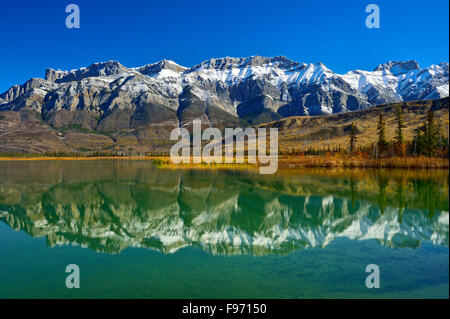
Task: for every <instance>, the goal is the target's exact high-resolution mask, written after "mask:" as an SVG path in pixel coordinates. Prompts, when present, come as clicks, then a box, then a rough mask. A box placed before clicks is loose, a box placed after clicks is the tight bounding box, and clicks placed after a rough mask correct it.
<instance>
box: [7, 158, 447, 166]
mask: <svg viewBox="0 0 450 319" xmlns="http://www.w3.org/2000/svg"><path fill="white" fill-rule="evenodd" d="M104 159H123V160H149V161H154V163H155V164H156V166H158V167H160V168H173V169H176V168H193V169H195V168H198V169H208V168H212V169H214V168H216V169H220V168H224V169H227V168H251V167H258V166H259V165H260V164H259V163H256V164H253V163H248V161H247V160H246V161H245V162H244V163H235V162H233V163H225V161H224V160H222V163H205V162H203V161H199V162H198V163H194V161H193V160H191V161H190V163H179V164H175V163H174V162H172V160H171V158H170V157H169V156H145V155H142V156H90V157H86V156H32V157H27V156H8V157H6V156H3V157H0V161H38V160H67V161H69V160H104ZM278 167H279V168H280V169H291V168H301V167H323V168H327V167H328V168H333V167H336V168H339V167H342V168H409V169H448V168H449V159H448V158H435V157H425V156H419V157H390V158H380V159H371V158H364V157H360V156H348V155H280V156H278Z"/></svg>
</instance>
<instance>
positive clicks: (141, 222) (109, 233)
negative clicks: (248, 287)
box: [0, 160, 449, 256]
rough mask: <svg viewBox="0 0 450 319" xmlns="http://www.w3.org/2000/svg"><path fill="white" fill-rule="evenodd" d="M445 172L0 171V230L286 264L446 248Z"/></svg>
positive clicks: (95, 165) (109, 246) (91, 164)
mask: <svg viewBox="0 0 450 319" xmlns="http://www.w3.org/2000/svg"><path fill="white" fill-rule="evenodd" d="M448 210H449V199H448V172H447V171H380V170H367V171H361V170H330V169H304V170H299V171H289V172H279V173H278V174H276V175H272V176H268V175H259V174H257V171H255V172H253V171H243V170H238V171H229V170H228V171H219V170H217V171H211V170H210V171H208V170H200V171H195V170H168V169H158V168H156V167H154V166H153V165H152V164H151V163H150V162H148V161H124V160H104V161H66V162H64V161H54V162H50V161H42V162H41V161H35V162H33V161H32V162H8V163H6V162H5V163H0V221H2V222H4V223H6V224H7V225H9V226H10V227H11V228H12V229H14V230H23V231H25V232H26V233H28V234H30V235H31V236H33V237H41V236H45V237H46V239H47V244H48V245H49V246H54V245H66V244H76V245H82V246H84V247H89V248H91V249H93V250H95V251H99V252H107V253H118V252H120V251H121V250H123V249H125V248H127V247H131V246H132V247H145V248H149V249H155V250H158V251H161V252H163V253H174V252H176V251H177V250H178V249H180V248H182V247H185V246H197V247H200V248H201V249H203V250H205V251H207V252H209V253H211V254H223V255H234V254H250V255H257V256H259V255H265V254H279V255H285V254H289V253H290V252H292V251H294V250H296V249H302V248H308V247H325V246H326V245H328V244H329V243H330V242H332V241H333V240H334V239H335V238H337V237H347V238H350V239H352V240H365V239H376V240H377V241H378V242H379V243H380V244H381V245H384V246H388V247H395V248H402V247H410V248H415V247H418V246H419V245H420V244H421V242H422V241H430V242H432V243H434V244H436V245H440V246H445V247H448V243H449V217H448Z"/></svg>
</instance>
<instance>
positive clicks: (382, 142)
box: [377, 113, 387, 148]
mask: <svg viewBox="0 0 450 319" xmlns="http://www.w3.org/2000/svg"><path fill="white" fill-rule="evenodd" d="M377 130H378V146H379V147H380V148H385V147H386V145H387V140H386V121H385V119H384V116H383V113H380V116H379V118H378V125H377Z"/></svg>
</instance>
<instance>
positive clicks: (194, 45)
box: [0, 0, 449, 92]
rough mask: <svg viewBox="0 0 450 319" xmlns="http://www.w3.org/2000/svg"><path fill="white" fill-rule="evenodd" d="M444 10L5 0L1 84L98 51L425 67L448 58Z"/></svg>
mask: <svg viewBox="0 0 450 319" xmlns="http://www.w3.org/2000/svg"><path fill="white" fill-rule="evenodd" d="M70 3H75V4H78V5H79V7H80V11H81V28H80V29H67V28H66V26H65V19H66V16H67V13H65V8H66V5H68V4H70ZM370 3H375V4H377V5H378V6H379V7H380V11H381V12H380V13H381V28H380V29H368V28H366V27H365V19H366V16H367V15H368V14H367V13H366V12H365V8H366V6H367V5H368V4H370ZM448 10H449V3H448V0H428V1H411V0H410V1H406V0H396V1H380V0H369V1H363V0H345V1H344V0H342V1H337V0H315V1H310V0H309V1H301V0H293V1H288V0H272V1H266V0H259V1H253V0H238V1H235V0H227V1H219V0H164V1H153V0H147V1H144V0H126V1H124V0H121V1H116V0H109V1H103V0H69V1H63V0H53V1H51V0H40V1H31V0H29V1H8V2H7V1H2V4H1V9H0V39H1V45H0V70H1V71H0V72H1V73H0V74H1V77H0V91H1V92H3V91H5V90H6V89H7V88H9V87H10V86H12V85H14V84H22V83H23V82H25V81H26V80H28V79H29V78H31V77H43V76H44V72H45V69H46V68H48V67H52V68H60V69H75V68H79V67H82V66H88V65H90V64H92V63H94V62H99V61H105V60H117V61H119V62H121V63H122V64H123V65H125V66H128V67H135V66H141V65H144V64H148V63H153V62H156V61H158V60H161V59H163V58H166V59H171V60H174V61H176V62H177V63H179V64H181V65H184V66H193V65H195V64H198V63H200V62H202V61H204V60H206V59H209V58H212V57H223V56H236V57H243V56H251V55H263V56H275V55H285V56H287V57H288V58H290V59H293V60H296V61H301V62H323V63H324V64H325V65H327V66H328V67H329V68H330V69H332V70H333V71H335V72H338V73H345V72H346V71H348V70H351V69H366V70H372V69H373V68H374V67H375V66H377V65H378V64H380V63H383V62H386V61H388V60H408V59H415V60H417V61H418V62H419V64H420V65H421V66H429V65H430V64H437V63H440V62H442V61H448V60H449V58H448V56H449V14H448Z"/></svg>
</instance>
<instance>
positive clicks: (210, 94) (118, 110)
mask: <svg viewBox="0 0 450 319" xmlns="http://www.w3.org/2000/svg"><path fill="white" fill-rule="evenodd" d="M448 95H449V64H448V62H443V63H440V64H438V65H432V66H430V67H428V68H420V67H419V65H418V63H417V62H416V61H406V62H387V63H384V64H380V65H378V66H377V67H376V68H375V69H374V70H373V71H361V70H354V71H349V72H347V73H346V74H337V73H335V72H333V71H332V70H330V69H328V68H327V67H326V66H325V65H323V64H322V63H315V64H306V63H300V62H295V61H292V60H289V59H287V58H286V57H281V56H279V57H272V58H267V57H260V56H253V57H248V58H229V57H227V58H219V59H210V60H207V61H205V62H203V63H200V64H199V65H196V66H194V67H191V68H187V67H183V66H180V65H178V64H176V63H175V62H173V61H169V60H162V61H160V62H157V63H154V64H149V65H145V66H142V67H138V68H127V67H125V66H123V65H121V64H120V63H119V62H116V61H108V62H102V63H95V64H92V65H91V66H89V67H86V68H81V69H78V70H72V71H61V70H53V69H48V70H47V71H46V74H45V79H35V78H34V79H30V80H29V81H27V82H26V83H25V84H23V85H15V86H13V87H11V88H10V89H9V90H8V91H6V92H5V93H3V94H2V95H0V111H1V110H14V111H17V110H21V109H23V108H27V109H31V110H34V111H37V112H39V113H41V114H42V115H43V118H45V119H46V121H47V122H49V123H50V124H51V125H53V126H58V125H67V124H68V123H67V121H69V122H70V121H73V116H72V117H70V116H67V114H66V113H67V112H69V113H70V112H73V111H76V112H84V115H83V117H82V119H81V120H80V117H79V116H78V121H79V122H80V124H81V125H83V126H86V127H88V128H91V129H95V130H100V131H102V130H111V129H112V128H114V129H130V128H136V127H137V126H139V125H145V124H148V123H151V124H162V125H165V124H167V123H170V124H171V125H183V124H185V123H187V122H189V121H190V120H191V119H192V118H194V117H200V118H204V119H205V121H207V122H209V123H210V124H211V125H213V124H216V125H218V124H217V123H220V122H223V121H225V122H226V123H230V122H235V123H239V122H238V121H245V122H247V123H249V124H258V123H262V122H267V121H270V120H275V119H279V118H281V117H287V116H294V115H326V114H336V113H341V112H348V111H353V110H360V109H365V108H368V107H370V106H372V105H378V104H383V103H390V102H398V101H412V100H424V99H438V98H442V97H447V96H448ZM61 111H63V112H65V114H66V115H64V116H62V115H61V114H60V113H61ZM69 118H70V119H69ZM93 118H94V119H95V120H92V119H93ZM69 124H70V123H69Z"/></svg>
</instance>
